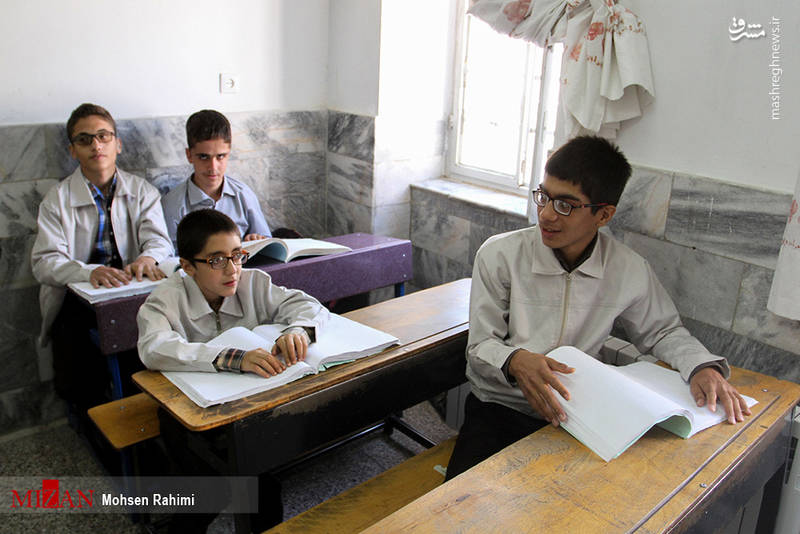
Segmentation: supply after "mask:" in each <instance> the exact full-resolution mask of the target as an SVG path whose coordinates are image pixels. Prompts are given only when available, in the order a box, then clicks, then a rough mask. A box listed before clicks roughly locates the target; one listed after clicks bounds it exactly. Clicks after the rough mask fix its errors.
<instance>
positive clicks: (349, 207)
mask: <svg viewBox="0 0 800 534" xmlns="http://www.w3.org/2000/svg"><path fill="white" fill-rule="evenodd" d="M327 217H328V218H327V221H326V223H327V231H328V233H329V234H330V235H341V234H351V233H353V232H365V233H368V234H371V233H372V209H371V208H370V207H368V206H365V205H363V204H359V203H358V202H353V201H352V200H348V199H345V198H342V197H340V196H337V195H334V194H332V193H328V198H327Z"/></svg>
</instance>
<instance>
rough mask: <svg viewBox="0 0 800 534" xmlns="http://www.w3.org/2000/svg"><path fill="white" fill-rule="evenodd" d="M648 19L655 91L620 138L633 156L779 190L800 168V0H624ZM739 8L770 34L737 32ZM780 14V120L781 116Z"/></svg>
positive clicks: (792, 182)
mask: <svg viewBox="0 0 800 534" xmlns="http://www.w3.org/2000/svg"><path fill="white" fill-rule="evenodd" d="M621 3H622V4H624V5H625V6H627V7H629V8H630V9H631V10H632V11H634V12H635V13H636V14H637V15H639V16H640V17H641V18H642V20H643V21H644V23H645V27H646V29H647V34H648V40H649V44H650V58H651V62H652V66H653V76H654V80H655V93H656V95H655V96H656V98H655V101H654V102H653V104H652V105H651V106H649V107H648V108H646V110H645V113H644V116H643V117H641V119H636V120H633V121H629V122H628V123H625V126H624V127H623V128H622V131H621V132H620V136H619V143H620V145H621V146H622V148H623V149H624V150H625V152H626V154H627V155H628V157H629V158H630V159H631V161H634V162H636V163H638V164H640V165H645V166H649V167H654V168H659V169H669V170H671V171H677V172H683V173H689V174H696V175H699V176H709V177H714V178H716V179H719V180H723V181H726V182H732V183H736V184H741V185H746V186H757V187H762V188H766V189H771V190H774V191H780V192H787V193H788V192H792V191H794V185H795V183H796V181H797V177H798V171H800V151H798V149H797V148H798V146H800V128H797V124H798V121H800V107H799V104H798V99H797V95H798V94H800V69H798V68H797V65H798V63H797V51H798V50H800V34H798V32H797V31H796V28H797V27H798V23H800V4H798V3H797V2H793V1H789V0H759V1H758V2H753V1H751V0H703V2H695V1H692V0H676V1H674V2H670V3H669V5H668V6H667V5H665V4H663V3H661V2H650V1H646V0H621ZM734 16H736V17H737V18H742V19H744V20H745V22H746V23H748V24H761V25H762V26H763V28H764V29H765V30H766V36H765V37H763V38H758V39H745V38H743V39H740V40H738V41H735V42H734V41H731V40H730V34H729V32H728V28H729V27H730V25H731V19H732V18H733V17H734ZM772 17H776V18H778V19H780V21H781V24H780V31H779V32H778V33H779V37H778V39H777V45H778V47H779V50H778V53H779V55H780V57H779V59H780V61H779V64H780V65H781V70H780V72H778V71H776V74H779V76H780V78H779V80H778V85H779V88H778V89H777V93H779V97H780V99H779V102H780V119H776V120H773V119H772V114H771V107H770V106H771V104H772V102H773V101H772V97H771V96H770V95H769V93H770V92H774V91H773V89H772V85H773V80H772V75H773V72H772V69H771V68H770V66H769V65H770V63H771V62H772V61H773V60H772V52H773V51H772V46H773V42H774V41H773V38H772V28H771V26H769V23H770V21H771V20H772Z"/></svg>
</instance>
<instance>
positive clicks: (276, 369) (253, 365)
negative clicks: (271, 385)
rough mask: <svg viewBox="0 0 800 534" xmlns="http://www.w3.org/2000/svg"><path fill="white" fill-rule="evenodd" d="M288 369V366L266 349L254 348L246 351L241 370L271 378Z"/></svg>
mask: <svg viewBox="0 0 800 534" xmlns="http://www.w3.org/2000/svg"><path fill="white" fill-rule="evenodd" d="M284 369H286V366H285V365H284V364H283V362H282V361H280V360H279V359H278V358H276V357H275V356H274V355H273V354H271V353H269V352H267V351H266V350H264V349H253V350H249V351H247V352H245V353H244V357H243V358H242V366H241V370H242V371H243V372H248V373H255V374H257V375H258V376H263V377H264V378H269V377H271V376H275V375H277V374H278V373H280V372H282V371H283V370H284Z"/></svg>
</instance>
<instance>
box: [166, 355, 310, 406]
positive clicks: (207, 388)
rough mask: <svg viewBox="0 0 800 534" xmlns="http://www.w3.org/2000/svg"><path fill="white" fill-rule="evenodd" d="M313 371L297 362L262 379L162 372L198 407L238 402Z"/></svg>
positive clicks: (249, 375) (242, 376) (244, 375)
mask: <svg viewBox="0 0 800 534" xmlns="http://www.w3.org/2000/svg"><path fill="white" fill-rule="evenodd" d="M313 372H314V371H313V370H312V369H311V368H310V367H309V366H308V365H306V364H305V363H303V362H298V363H296V364H294V365H292V366H289V367H287V368H286V370H285V371H283V372H282V373H280V374H277V375H275V376H272V377H270V378H263V377H261V376H258V375H255V374H253V373H243V374H239V373H231V372H225V371H221V372H219V373H201V372H197V371H162V374H163V375H164V376H165V377H166V378H167V380H169V381H170V382H172V383H173V384H175V385H176V386H177V387H178V388H179V389H180V390H181V391H183V392H184V393H185V394H186V396H187V397H189V398H190V399H192V400H193V401H194V403H195V404H197V405H198V406H200V407H201V408H206V407H208V406H212V405H214V404H220V403H223V402H228V401H231V400H236V399H241V398H242V397H247V396H248V395H254V394H256V393H261V392H262V391H267V390H269V389H272V388H276V387H278V386H282V385H284V384H288V383H289V382H292V381H294V380H297V379H298V378H300V377H302V376H305V375H307V374H312V373H313Z"/></svg>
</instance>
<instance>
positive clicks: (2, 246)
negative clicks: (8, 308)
mask: <svg viewBox="0 0 800 534" xmlns="http://www.w3.org/2000/svg"><path fill="white" fill-rule="evenodd" d="M34 239H36V235H35V234H28V235H22V236H15V237H5V238H0V287H2V288H3V289H9V288H11V289H16V288H24V287H30V286H33V285H36V284H37V282H36V280H35V279H34V278H33V273H32V272H31V248H33V241H34Z"/></svg>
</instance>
